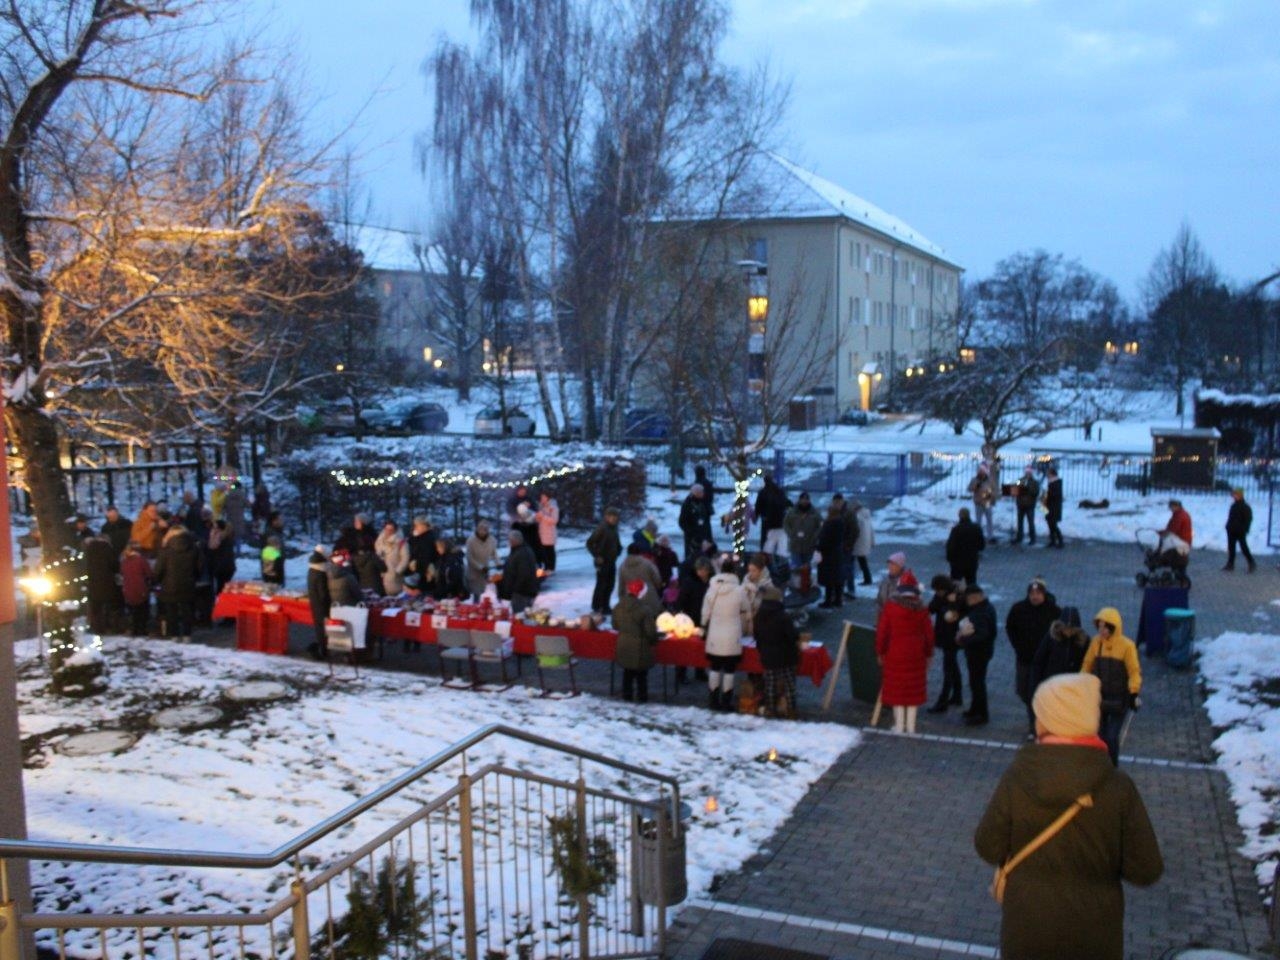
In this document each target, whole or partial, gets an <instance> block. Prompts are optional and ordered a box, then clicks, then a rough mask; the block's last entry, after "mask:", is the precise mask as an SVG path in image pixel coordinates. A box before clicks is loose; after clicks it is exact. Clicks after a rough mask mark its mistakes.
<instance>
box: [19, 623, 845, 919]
mask: <svg viewBox="0 0 1280 960" xmlns="http://www.w3.org/2000/svg"><path fill="white" fill-rule="evenodd" d="M105 653H106V656H107V660H108V663H109V668H110V680H111V683H110V688H109V690H108V692H107V693H106V694H104V695H102V696H99V697H95V698H92V699H88V700H83V701H71V700H58V699H55V698H52V697H49V696H48V695H46V689H47V673H46V672H45V669H44V667H43V666H42V665H41V664H38V663H37V662H36V660H35V647H34V642H33V641H23V642H21V643H19V644H18V655H19V673H20V682H19V698H20V702H21V719H20V722H21V730H22V736H23V740H24V747H25V749H26V752H27V755H28V760H27V766H28V769H27V772H26V794H27V804H28V822H29V829H30V835H31V837H32V838H33V839H43V840H60V841H70V842H83V843H97V844H116V845H126V846H148V847H167V848H185V849H201V850H222V851H235V852H266V851H269V850H271V849H274V848H275V847H277V846H278V845H280V844H282V843H284V842H286V841H287V840H289V839H290V838H292V837H293V836H294V835H296V834H297V833H299V832H301V831H302V830H304V829H306V828H308V827H310V826H312V825H313V824H315V823H317V822H319V821H321V820H323V819H324V818H325V817H327V816H329V815H331V814H333V813H335V812H337V811H338V810H340V809H342V808H343V807H345V806H346V805H348V804H349V803H351V802H352V801H353V800H354V799H355V798H357V797H359V796H361V795H363V794H366V793H368V792H370V791H372V790H373V789H374V788H376V787H378V786H380V785H381V784H383V783H385V782H387V781H389V780H391V779H393V778H394V777H396V776H398V775H399V774H401V773H403V772H405V771H406V770H407V769H409V768H410V767H412V766H414V765H416V764H418V763H420V762H422V761H423V760H424V759H425V758H427V757H430V756H432V755H433V754H435V753H436V752H438V751H440V750H442V749H443V748H444V747H446V746H447V745H449V744H451V743H454V742H456V741H458V740H460V739H462V738H463V737H465V736H467V735H469V734H471V733H472V732H474V731H475V730H476V729H478V728H480V727H482V726H484V725H486V724H490V723H499V724H507V725H510V726H513V727H518V728H521V729H526V730H530V731H534V732H537V733H539V734H541V735H542V736H545V737H549V738H551V739H553V740H556V741H559V742H563V743H567V744H573V745H576V746H578V747H582V748H585V749H589V750H595V751H598V752H600V753H603V754H606V755H608V756H616V757H618V758H620V759H622V760H625V761H628V762H630V763H633V764H638V765H641V766H645V767H648V768H650V769H652V770H655V771H659V772H662V773H667V774H670V775H674V776H675V777H677V778H678V779H679V782H680V784H681V788H682V790H683V792H684V796H685V797H686V798H687V800H688V801H689V803H690V804H691V806H692V807H693V811H694V812H693V819H692V821H691V822H690V824H689V831H688V843H689V858H688V859H689V871H688V879H689V893H690V896H698V895H700V894H704V893H706V892H707V891H708V890H709V888H710V887H711V884H712V879H713V877H714V876H715V875H717V874H723V873H727V872H729V871H732V870H734V869H736V868H737V867H739V866H740V865H741V864H742V862H743V861H744V860H746V859H747V858H748V857H750V856H751V855H752V854H754V853H756V852H757V851H758V850H759V849H760V848H761V846H762V845H763V844H764V843H765V842H766V841H767V840H768V838H769V837H770V836H771V834H772V833H773V832H774V830H775V829H776V828H777V827H778V826H779V825H780V824H781V823H782V822H783V821H784V820H785V819H786V818H787V816H788V815H789V814H790V812H791V811H792V809H793V808H794V807H795V805H796V803H797V802H798V801H799V800H800V799H801V798H802V797H803V796H804V795H805V793H806V791H807V790H808V788H809V786H810V784H811V783H813V782H814V781H815V780H816V779H817V778H818V777H819V776H820V775H821V774H822V772H823V771H824V770H826V769H827V767H828V766H829V765H830V764H831V763H832V762H833V761H834V760H835V759H836V758H837V757H838V756H839V755H840V754H841V753H843V752H844V751H845V750H847V749H848V748H849V747H851V746H852V745H854V744H856V743H857V741H858V734H857V733H856V732H855V731H853V730H851V729H849V728H847V727H844V726H837V725H834V724H817V723H805V724H796V723H779V722H771V723H770V722H766V721H764V720H761V719H758V718H753V717H742V716H738V715H725V714H709V713H708V712H707V711H705V710H700V709H694V708H688V707H671V706H666V705H661V704H652V705H648V706H631V705H627V704H624V703H619V702H616V701H608V700H602V699H599V698H595V697H591V696H589V695H583V696H581V697H578V698H575V699H565V700H550V699H547V700H543V699H539V698H537V697H536V696H535V693H534V691H533V690H531V689H529V688H526V687H523V686H515V687H513V688H511V689H510V690H508V691H506V692H503V693H472V692H468V691H455V690H449V689H445V688H443V687H442V686H441V684H440V682H439V681H438V680H437V679H435V678H428V677H423V676H406V675H403V674H381V673H376V672H375V673H365V674H363V675H362V677H361V679H360V680H359V681H357V682H349V683H333V682H331V681H329V680H328V672H327V669H326V668H324V667H323V666H321V665H318V664H312V663H309V662H305V661H301V660H296V659H285V658H280V657H266V656H262V655H258V654H251V653H238V652H234V651H227V650H217V649H212V648H208V647H203V646H199V645H194V646H182V645H177V644H171V643H167V642H164V641H152V642H149V643H147V644H137V643H131V642H129V641H127V640H124V639H123V638H108V639H107V641H106V650H105ZM267 678H270V679H273V680H277V681H280V682H282V683H284V684H285V685H286V686H287V687H288V690H289V695H288V697H287V699H285V700H283V701H279V702H277V703H274V704H261V705H258V706H253V707H248V708H245V707H235V708H231V709H229V710H228V714H227V718H226V719H225V720H224V721H223V722H222V723H220V724H219V725H216V726H214V727H212V728H209V729H206V730H200V731H192V732H186V733H178V732H174V731H169V730H156V729H152V728H151V727H150V726H149V724H148V718H149V717H150V715H151V714H152V713H153V712H154V711H155V710H157V709H160V708H163V707H169V706H173V705H175V704H184V705H191V704H210V705H214V706H219V707H222V708H224V709H227V708H228V703H227V701H226V700H225V698H224V692H225V691H226V689H227V688H228V687H229V686H231V685H233V684H236V683H241V682H245V681H249V680H261V679H267ZM108 729H122V730H128V731H132V732H135V733H138V734H140V737H139V739H138V740H137V742H136V743H135V744H134V745H133V746H132V747H131V748H130V749H128V750H126V751H124V752H122V753H119V754H115V755H107V756H90V757H73V756H66V755H64V754H62V753H61V752H59V749H58V748H59V745H60V744H61V743H62V742H63V741H65V740H66V738H67V737H68V736H70V735H73V734H76V733H81V732H90V731H100V730H108ZM770 748H774V749H776V750H777V751H778V753H779V754H780V755H781V756H782V757H783V758H785V759H786V761H787V762H786V763H783V764H763V763H761V762H760V757H761V755H763V754H765V753H767V752H768V751H769V749H770ZM484 756H486V757H490V756H491V757H493V758H498V757H500V758H502V759H504V760H505V761H506V762H507V763H508V764H510V765H513V766H515V767H518V768H523V769H534V770H536V771H537V772H539V773H541V774H544V775H548V776H553V777H557V778H563V779H565V780H570V781H571V780H573V779H575V778H576V776H577V764H576V761H574V760H572V759H571V758H568V757H565V756H562V755H557V754H552V753H548V752H538V751H536V750H531V748H529V747H528V746H526V745H523V744H519V743H514V742H512V741H509V740H507V741H501V742H498V743H496V744H495V745H494V747H493V749H492V750H491V751H490V752H489V753H487V754H485V755H484ZM457 773H458V770H457V769H456V768H455V769H452V770H450V771H447V772H446V771H441V773H440V775H439V776H436V777H434V778H432V779H429V780H427V781H425V782H423V783H422V784H421V785H420V786H415V787H414V788H413V790H412V796H410V795H400V796H398V797H397V798H395V799H393V800H391V801H388V802H387V803H385V804H383V805H381V806H379V807H378V808H376V809H375V810H374V811H372V812H370V813H368V814H365V815H364V816H362V817H361V818H360V819H359V820H358V826H357V829H355V830H353V831H346V830H344V831H341V832H339V833H337V834H334V835H331V836H330V837H329V838H327V839H326V840H324V841H322V842H321V843H320V844H319V846H318V847H317V848H314V849H313V850H312V851H311V852H312V853H314V854H316V855H317V856H318V857H319V858H320V861H321V862H322V863H324V862H331V861H332V860H333V859H334V858H336V857H337V856H339V855H341V854H342V853H344V852H347V851H349V850H351V849H354V848H355V847H356V846H357V845H358V844H359V843H360V842H361V841H363V840H365V839H368V838H369V837H372V836H375V835H377V834H378V833H379V832H381V831H382V830H383V829H385V828H386V827H387V826H388V824H390V823H392V822H394V821H395V820H396V819H399V818H400V817H402V816H404V815H405V814H406V813H407V812H409V811H410V810H411V809H413V804H414V802H415V801H418V802H421V801H422V800H424V799H426V798H429V797H431V796H436V795H438V794H440V793H442V792H443V791H444V790H446V789H447V788H448V787H449V786H451V785H452V784H453V783H454V782H455V778H456V776H457ZM600 774H601V771H600V770H598V769H597V770H596V771H595V774H594V775H596V776H598V775H600ZM586 776H587V778H588V783H589V784H590V783H591V780H592V777H593V772H592V770H591V768H590V767H588V768H587V773H586ZM610 784H611V785H616V777H615V778H614V780H611V781H610ZM709 796H715V797H716V798H717V800H718V802H719V805H720V809H719V810H718V811H716V812H714V813H707V812H706V811H705V810H704V804H705V801H706V799H707V798H708V797H709ZM128 876H129V878H130V879H129V882H120V879H119V877H120V874H119V872H118V871H117V870H116V869H114V868H110V867H78V868H77V869H76V877H75V882H74V883H72V882H71V878H70V877H69V876H68V871H67V869H66V868H65V866H59V865H54V864H38V865H37V866H36V869H35V878H34V879H35V884H36V890H37V896H38V899H39V901H40V903H41V904H42V905H44V906H45V907H46V908H52V907H53V906H54V905H55V904H56V905H58V907H59V908H60V909H61V910H64V911H67V910H70V911H73V912H74V911H87V910H102V911H129V910H135V909H138V908H140V907H144V906H145V905H148V904H150V905H152V906H154V904H156V903H159V902H163V903H165V904H167V905H168V908H169V909H172V910H174V911H176V912H181V911H184V910H192V911H209V910H221V909H226V910H232V911H238V910H242V909H247V908H253V907H260V906H262V905H263V904H265V903H267V902H269V901H272V900H274V899H275V898H276V897H278V896H279V888H278V887H276V889H275V892H274V894H271V893H269V891H268V889H267V882H266V881H267V879H268V878H267V877H266V876H265V875H264V874H262V873H261V872H259V873H253V872H239V871H199V872H195V873H192V874H189V875H178V874H175V873H174V872H172V871H169V870H162V869H145V870H139V871H134V870H130V871H128ZM273 886H274V884H273Z"/></svg>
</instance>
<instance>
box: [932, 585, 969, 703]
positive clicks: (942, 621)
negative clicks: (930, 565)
mask: <svg viewBox="0 0 1280 960" xmlns="http://www.w3.org/2000/svg"><path fill="white" fill-rule="evenodd" d="M929 586H930V587H932V588H933V597H932V599H930V600H929V612H930V613H931V614H933V642H934V645H935V646H936V647H937V649H939V650H941V651H942V692H941V693H939V694H938V699H937V700H936V701H934V704H933V706H931V707H930V708H929V709H928V710H927V711H925V712H926V713H946V712H947V708H948V707H958V706H960V705H961V704H963V703H964V682H963V681H962V680H961V678H960V661H959V656H958V654H959V650H960V648H959V647H957V646H956V627H957V626H958V625H959V623H960V595H959V593H958V592H957V590H958V587H957V585H956V582H955V581H954V580H952V579H951V578H950V577H947V576H944V575H943V574H938V575H937V576H936V577H934V578H933V580H932V581H931V582H930V583H929Z"/></svg>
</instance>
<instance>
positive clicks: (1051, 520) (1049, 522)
mask: <svg viewBox="0 0 1280 960" xmlns="http://www.w3.org/2000/svg"><path fill="white" fill-rule="evenodd" d="M1044 525H1045V526H1046V527H1048V528H1049V546H1051V547H1054V546H1057V547H1060V546H1062V530H1061V529H1060V528H1059V527H1058V518H1057V517H1055V516H1054V515H1053V514H1052V513H1050V514H1046V515H1045V518H1044Z"/></svg>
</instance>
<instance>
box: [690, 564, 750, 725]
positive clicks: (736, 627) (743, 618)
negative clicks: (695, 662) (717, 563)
mask: <svg viewBox="0 0 1280 960" xmlns="http://www.w3.org/2000/svg"><path fill="white" fill-rule="evenodd" d="M700 622H701V624H702V625H703V626H704V627H705V628H706V636H707V646H706V652H707V661H708V662H709V664H710V669H709V670H708V671H707V687H708V692H709V694H710V697H709V700H708V704H707V705H708V706H709V707H710V708H711V709H712V710H723V711H725V712H728V711H731V710H733V708H734V701H733V679H734V673H735V672H736V671H737V669H738V661H740V660H741V659H742V638H743V637H744V636H746V635H747V634H749V633H750V632H751V626H752V625H751V603H750V601H748V600H747V592H746V591H745V590H743V589H742V584H741V583H739V582H738V568H737V567H736V566H735V565H734V562H733V560H732V559H726V560H725V562H724V565H723V566H722V567H721V569H720V572H719V573H718V574H716V575H715V576H714V577H712V578H711V582H710V583H708V584H707V592H706V595H705V596H704V597H703V599H702V617H701V619H700Z"/></svg>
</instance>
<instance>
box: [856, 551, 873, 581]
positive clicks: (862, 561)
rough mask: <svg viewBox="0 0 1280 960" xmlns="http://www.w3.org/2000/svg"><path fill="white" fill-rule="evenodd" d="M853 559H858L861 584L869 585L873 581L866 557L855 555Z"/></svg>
mask: <svg viewBox="0 0 1280 960" xmlns="http://www.w3.org/2000/svg"><path fill="white" fill-rule="evenodd" d="M854 559H856V560H857V561H858V566H859V567H861V568H862V585H863V586H866V587H869V586H871V584H873V583H874V582H875V581H874V580H872V579H871V567H870V565H868V563H867V558H866V557H855V558H854Z"/></svg>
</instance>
